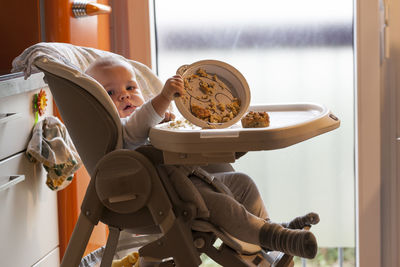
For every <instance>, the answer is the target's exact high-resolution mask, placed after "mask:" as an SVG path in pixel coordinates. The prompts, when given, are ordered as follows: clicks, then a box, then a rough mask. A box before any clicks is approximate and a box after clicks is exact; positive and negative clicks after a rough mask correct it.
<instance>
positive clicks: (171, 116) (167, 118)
mask: <svg viewBox="0 0 400 267" xmlns="http://www.w3.org/2000/svg"><path fill="white" fill-rule="evenodd" d="M174 119H175V115H174V113H171V112H165V114H164V119H163V120H162V122H160V123H163V122H168V121H172V120H174Z"/></svg>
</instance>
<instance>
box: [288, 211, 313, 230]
mask: <svg viewBox="0 0 400 267" xmlns="http://www.w3.org/2000/svg"><path fill="white" fill-rule="evenodd" d="M317 223H319V216H318V214H317V213H314V212H310V213H308V214H306V215H304V216H299V217H296V218H294V219H293V220H291V221H290V222H288V223H282V226H283V227H285V228H289V229H303V228H304V227H305V226H311V225H312V224H317Z"/></svg>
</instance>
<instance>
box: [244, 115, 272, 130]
mask: <svg viewBox="0 0 400 267" xmlns="http://www.w3.org/2000/svg"><path fill="white" fill-rule="evenodd" d="M242 126H243V128H261V127H268V126H269V115H268V113H267V112H265V111H262V112H257V111H250V112H249V113H247V114H246V116H244V117H243V118H242Z"/></svg>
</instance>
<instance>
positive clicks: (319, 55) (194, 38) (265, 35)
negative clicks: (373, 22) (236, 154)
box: [155, 0, 355, 266]
mask: <svg viewBox="0 0 400 267" xmlns="http://www.w3.org/2000/svg"><path fill="white" fill-rule="evenodd" d="M155 21H156V33H157V35H156V40H157V43H156V46H157V69H158V74H159V76H160V77H161V78H162V79H163V80H165V79H166V78H168V77H169V76H171V75H172V74H174V73H175V71H176V69H177V68H178V67H179V66H181V65H183V64H190V63H192V62H195V61H198V60H202V59H217V60H222V61H225V62H227V63H229V64H231V65H233V66H234V67H236V68H237V69H238V70H239V71H240V72H241V73H242V74H243V75H244V77H246V80H247V82H248V83H249V86H250V89H251V93H252V104H269V103H293V102H315V103H319V104H323V105H325V106H327V107H328V108H329V109H331V110H332V111H333V112H334V114H335V115H337V116H338V117H339V118H340V119H341V126H340V128H339V129H337V130H335V131H333V132H330V133H327V134H324V135H321V136H318V137H316V138H313V139H310V140H307V141H305V142H302V143H299V144H296V145H294V146H292V147H289V148H285V149H281V150H273V151H264V152H249V153H248V154H247V155H246V156H245V157H243V158H241V159H240V160H238V161H237V162H236V163H235V164H234V167H235V169H237V170H240V171H243V172H246V173H248V174H249V175H250V176H251V177H252V178H253V179H254V180H255V181H256V183H257V185H258V186H259V189H260V191H261V193H262V195H263V198H264V202H265V203H266V205H267V209H268V211H269V214H270V216H271V218H272V220H274V221H276V222H280V221H282V222H283V221H288V220H290V219H291V218H293V217H295V216H299V215H302V214H305V213H307V212H309V211H315V212H317V213H319V214H320V217H321V223H320V224H319V225H317V226H315V227H314V228H313V232H314V233H315V234H316V236H317V239H318V242H319V247H320V254H321V255H319V256H318V257H329V253H331V252H332V251H334V253H337V252H336V249H337V248H349V249H346V250H345V254H346V253H350V256H347V254H346V255H345V258H346V259H348V261H349V262H350V264H351V265H355V259H354V257H355V256H354V246H355V233H354V229H355V210H354V207H355V203H354V200H355V196H354V191H355V188H354V184H355V169H354V164H355V163H354V157H355V155H354V148H355V146H354V145H355V144H354V109H355V107H354V77H353V68H354V65H353V39H352V36H353V24H352V21H353V3H352V1H345V0H339V1H333V0H327V1H318V0H306V1H296V0H287V1H256V0H249V1H246V2H245V3H244V2H242V1H240V2H239V1H227V0H219V1H211V0H204V1H201V3H200V2H198V1H188V0H187V1H179V0H169V1H160V0H155ZM332 249H333V250H332ZM339 251H342V250H339ZM339 254H340V253H339ZM318 257H317V259H316V260H317V261H318V260H319V259H318ZM333 258H334V259H332V261H338V260H340V257H339V259H338V256H335V257H333ZM328 266H330V264H328Z"/></svg>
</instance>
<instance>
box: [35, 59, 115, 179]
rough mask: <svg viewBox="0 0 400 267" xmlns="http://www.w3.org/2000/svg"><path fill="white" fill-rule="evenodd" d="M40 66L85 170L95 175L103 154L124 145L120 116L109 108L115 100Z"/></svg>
mask: <svg viewBox="0 0 400 267" xmlns="http://www.w3.org/2000/svg"><path fill="white" fill-rule="evenodd" d="M40 68H41V69H42V70H43V72H44V73H45V75H46V79H47V82H48V84H49V87H50V88H51V92H52V94H53V96H54V100H55V103H56V105H57V108H58V109H59V112H60V114H61V117H62V120H63V122H64V123H65V125H66V126H67V128H68V131H69V134H70V135H71V138H72V140H73V141H74V144H75V147H76V149H77V150H78V153H79V155H80V157H81V159H82V161H83V163H84V165H85V167H86V169H87V170H88V172H89V173H90V174H92V172H93V170H94V168H95V166H96V164H97V162H98V161H99V160H100V159H101V158H102V157H103V156H104V155H106V154H107V153H109V152H111V151H113V150H114V149H116V148H118V147H120V146H121V123H120V120H119V118H118V115H117V114H113V112H112V111H110V110H112V108H113V106H112V103H111V104H110V103H107V101H102V102H103V103H102V102H101V101H100V100H99V98H98V97H96V96H95V95H93V94H91V93H90V92H89V91H88V90H86V89H84V88H83V87H81V86H79V85H78V84H76V83H74V82H72V81H71V80H67V79H65V78H61V77H59V76H56V75H54V74H53V73H52V72H51V71H52V70H51V69H45V68H46V66H45V65H44V64H43V65H41V67H40ZM104 102H105V103H104ZM107 104H109V105H107ZM107 106H109V108H108V109H107V108H106V107H107ZM113 115H114V116H113Z"/></svg>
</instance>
